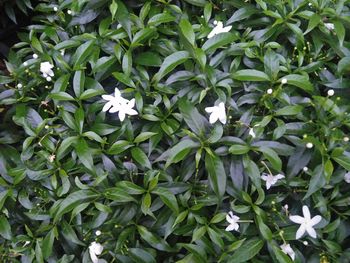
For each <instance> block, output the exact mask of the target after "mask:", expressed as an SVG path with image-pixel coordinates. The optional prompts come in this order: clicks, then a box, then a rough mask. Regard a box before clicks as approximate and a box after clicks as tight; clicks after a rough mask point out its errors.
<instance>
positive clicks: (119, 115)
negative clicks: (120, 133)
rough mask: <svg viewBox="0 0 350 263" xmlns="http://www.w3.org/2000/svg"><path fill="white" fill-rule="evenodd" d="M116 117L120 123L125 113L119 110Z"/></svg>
mask: <svg viewBox="0 0 350 263" xmlns="http://www.w3.org/2000/svg"><path fill="white" fill-rule="evenodd" d="M118 117H119V120H120V121H123V120H124V119H125V111H124V110H120V111H119V113H118Z"/></svg>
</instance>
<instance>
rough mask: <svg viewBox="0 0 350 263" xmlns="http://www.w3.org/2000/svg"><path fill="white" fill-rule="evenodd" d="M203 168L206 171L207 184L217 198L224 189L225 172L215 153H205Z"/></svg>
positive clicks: (222, 193)
mask: <svg viewBox="0 0 350 263" xmlns="http://www.w3.org/2000/svg"><path fill="white" fill-rule="evenodd" d="M205 168H206V169H207V171H208V176H209V184H210V187H211V188H212V189H213V191H214V192H215V194H216V195H217V197H218V198H219V200H221V199H222V197H223V196H224V194H225V191H226V173H225V168H224V165H223V163H222V161H221V159H220V158H219V157H218V156H216V155H210V154H208V153H207V154H206V155H205Z"/></svg>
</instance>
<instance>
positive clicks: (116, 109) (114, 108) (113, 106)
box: [109, 105, 120, 113]
mask: <svg viewBox="0 0 350 263" xmlns="http://www.w3.org/2000/svg"><path fill="white" fill-rule="evenodd" d="M119 110H120V106H117V105H112V108H111V109H110V110H109V112H110V113H116V112H118V111H119Z"/></svg>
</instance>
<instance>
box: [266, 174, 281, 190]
mask: <svg viewBox="0 0 350 263" xmlns="http://www.w3.org/2000/svg"><path fill="white" fill-rule="evenodd" d="M282 178H284V175H283V174H277V175H275V176H273V175H272V174H267V173H263V174H262V175H261V179H262V180H263V181H265V182H266V189H267V190H268V189H270V187H271V186H273V185H274V184H276V183H277V181H278V180H280V179H282Z"/></svg>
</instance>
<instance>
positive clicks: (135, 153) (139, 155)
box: [131, 147, 152, 169]
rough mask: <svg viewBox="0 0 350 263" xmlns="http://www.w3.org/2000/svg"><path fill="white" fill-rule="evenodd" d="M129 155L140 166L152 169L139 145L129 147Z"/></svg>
mask: <svg viewBox="0 0 350 263" xmlns="http://www.w3.org/2000/svg"><path fill="white" fill-rule="evenodd" d="M131 156H132V158H133V159H134V160H135V161H136V162H137V163H138V164H140V165H141V166H143V167H146V168H148V169H152V165H151V163H150V161H149V160H148V157H147V155H146V154H145V153H144V152H143V151H142V150H141V149H140V148H139V147H133V148H132V149H131Z"/></svg>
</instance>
